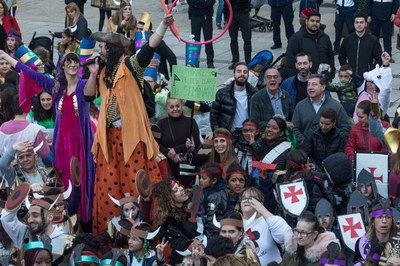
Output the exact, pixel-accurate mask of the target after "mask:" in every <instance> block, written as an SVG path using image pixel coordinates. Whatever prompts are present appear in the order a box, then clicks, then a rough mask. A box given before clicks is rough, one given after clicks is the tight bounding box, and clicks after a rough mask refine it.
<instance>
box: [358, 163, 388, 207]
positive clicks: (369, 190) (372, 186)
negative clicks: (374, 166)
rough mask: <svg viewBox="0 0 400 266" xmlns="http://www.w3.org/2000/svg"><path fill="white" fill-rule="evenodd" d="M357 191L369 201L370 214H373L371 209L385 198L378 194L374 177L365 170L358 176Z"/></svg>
mask: <svg viewBox="0 0 400 266" xmlns="http://www.w3.org/2000/svg"><path fill="white" fill-rule="evenodd" d="M357 190H359V191H360V192H361V194H362V195H363V196H364V197H365V199H366V200H367V203H368V211H369V212H371V209H372V208H373V207H374V206H375V205H376V204H378V203H379V201H380V200H381V199H382V198H383V197H382V196H381V195H380V194H379V193H378V188H377V187H376V182H375V178H374V176H373V175H372V174H371V173H370V172H368V171H367V170H365V169H362V170H361V172H360V173H359V174H358V176H357Z"/></svg>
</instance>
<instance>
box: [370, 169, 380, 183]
mask: <svg viewBox="0 0 400 266" xmlns="http://www.w3.org/2000/svg"><path fill="white" fill-rule="evenodd" d="M368 168H369V172H370V173H371V174H372V175H373V176H374V179H375V180H378V181H379V182H381V183H382V182H383V175H381V176H375V175H374V173H375V170H376V167H368Z"/></svg>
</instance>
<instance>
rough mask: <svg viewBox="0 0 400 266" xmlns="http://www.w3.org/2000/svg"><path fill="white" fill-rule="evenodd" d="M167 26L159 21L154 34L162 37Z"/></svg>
mask: <svg viewBox="0 0 400 266" xmlns="http://www.w3.org/2000/svg"><path fill="white" fill-rule="evenodd" d="M167 29H168V26H167V25H165V24H164V22H163V21H161V23H160V25H159V26H158V28H157V30H156V33H157V34H158V35H159V36H161V37H164V35H165V33H166V32H167Z"/></svg>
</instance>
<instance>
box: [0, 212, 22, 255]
mask: <svg viewBox="0 0 400 266" xmlns="http://www.w3.org/2000/svg"><path fill="white" fill-rule="evenodd" d="M0 219H1V224H2V225H3V228H4V231H6V233H7V234H8V236H9V237H10V238H11V240H12V241H13V242H14V243H15V244H17V246H18V248H21V247H22V244H23V240H24V235H25V232H26V225H24V224H23V223H21V222H20V221H19V220H18V218H17V211H13V212H8V211H7V210H6V209H3V211H2V212H1V218H0Z"/></svg>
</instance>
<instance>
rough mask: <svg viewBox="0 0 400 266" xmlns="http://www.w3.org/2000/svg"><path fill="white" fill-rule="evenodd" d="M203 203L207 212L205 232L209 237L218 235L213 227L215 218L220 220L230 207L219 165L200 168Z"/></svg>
mask: <svg viewBox="0 0 400 266" xmlns="http://www.w3.org/2000/svg"><path fill="white" fill-rule="evenodd" d="M200 186H201V188H202V194H201V202H202V205H203V208H204V211H205V219H206V222H205V231H206V234H207V236H211V235H216V234H218V231H219V230H218V228H216V227H215V226H214V225H213V217H214V215H215V216H216V218H217V219H220V218H221V217H222V216H223V215H224V214H225V211H226V208H227V205H228V190H227V189H226V182H225V181H224V180H223V179H222V169H221V168H220V167H219V165H218V164H217V163H206V164H204V165H203V166H202V167H201V168H200Z"/></svg>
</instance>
